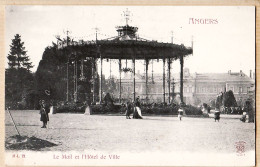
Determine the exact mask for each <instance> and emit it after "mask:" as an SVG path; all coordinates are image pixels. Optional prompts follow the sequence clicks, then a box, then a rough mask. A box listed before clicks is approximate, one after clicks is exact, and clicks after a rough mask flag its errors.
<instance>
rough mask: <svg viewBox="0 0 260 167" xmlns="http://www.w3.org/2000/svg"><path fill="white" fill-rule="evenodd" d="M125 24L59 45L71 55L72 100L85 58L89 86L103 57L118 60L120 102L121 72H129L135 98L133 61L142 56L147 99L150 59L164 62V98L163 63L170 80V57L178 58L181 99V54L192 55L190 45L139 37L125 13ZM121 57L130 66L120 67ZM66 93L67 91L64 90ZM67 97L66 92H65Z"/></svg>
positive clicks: (75, 93) (93, 85) (182, 59)
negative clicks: (106, 34) (103, 35)
mask: <svg viewBox="0 0 260 167" xmlns="http://www.w3.org/2000/svg"><path fill="white" fill-rule="evenodd" d="M125 16H126V24H125V25H124V26H118V27H117V30H116V31H117V32H118V35H117V36H116V37H113V38H108V39H102V40H95V41H79V42H73V43H72V44H70V45H68V44H67V45H66V46H63V47H61V49H66V50H67V54H68V55H70V56H69V57H70V59H71V60H72V61H74V65H75V68H74V77H73V78H74V100H75V101H77V81H78V79H80V80H84V73H83V64H84V60H85V59H91V60H92V85H91V86H92V87H93V89H92V90H93V91H95V89H94V87H95V86H96V84H97V83H96V81H95V79H94V78H96V76H97V60H99V61H100V74H99V76H102V73H103V60H104V59H113V60H117V61H118V71H119V90H118V91H119V102H121V94H122V90H121V74H122V72H131V73H132V75H133V77H132V86H133V89H132V90H133V99H136V90H135V89H136V88H135V85H136V61H137V60H143V61H144V62H145V85H146V89H145V90H146V91H145V92H146V98H147V99H148V93H149V92H148V91H149V90H148V65H149V62H151V61H152V60H160V59H161V60H162V62H163V74H162V80H163V102H164V103H165V102H166V93H165V92H166V82H165V79H166V76H165V66H166V64H167V68H168V75H167V77H168V78H167V80H168V81H170V80H171V78H170V77H171V75H170V74H171V65H172V62H173V61H176V60H179V61H180V100H181V102H183V65H184V57H185V56H188V55H191V54H192V52H193V49H192V48H191V47H185V46H184V45H183V44H181V45H177V44H174V43H163V42H157V41H151V40H146V39H143V38H140V37H139V36H138V35H137V31H138V28H137V27H133V26H130V25H129V24H128V19H129V18H128V15H127V14H126V15H125ZM122 61H126V62H127V61H130V62H131V63H132V67H131V68H122ZM78 64H80V65H81V67H80V69H81V74H80V77H79V78H78V77H77V76H78V74H77V66H78ZM102 83H103V82H102V77H100V82H99V101H100V102H102V99H103V97H102V96H103V89H102V88H103V85H102ZM170 88H171V82H168V92H169V93H168V102H169V103H170V99H171V98H170ZM95 94H97V93H96V92H93V99H92V101H93V102H95V99H97V98H96V97H95ZM67 95H68V92H67ZM67 100H68V96H67Z"/></svg>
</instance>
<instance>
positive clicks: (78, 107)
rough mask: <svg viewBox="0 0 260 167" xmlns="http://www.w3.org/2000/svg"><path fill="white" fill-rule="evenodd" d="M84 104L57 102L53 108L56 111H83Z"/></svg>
mask: <svg viewBox="0 0 260 167" xmlns="http://www.w3.org/2000/svg"><path fill="white" fill-rule="evenodd" d="M85 109H86V105H84V104H83V103H73V102H71V103H66V104H58V105H57V107H56V108H55V112H56V113H84V112H85Z"/></svg>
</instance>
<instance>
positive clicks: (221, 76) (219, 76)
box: [122, 71, 254, 83]
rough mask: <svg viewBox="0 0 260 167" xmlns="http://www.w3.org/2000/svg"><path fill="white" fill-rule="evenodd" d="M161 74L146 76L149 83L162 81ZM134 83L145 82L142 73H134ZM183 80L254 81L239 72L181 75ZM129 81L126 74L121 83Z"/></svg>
mask: <svg viewBox="0 0 260 167" xmlns="http://www.w3.org/2000/svg"><path fill="white" fill-rule="evenodd" d="M162 76H163V74H159V73H154V74H153V76H152V74H151V73H149V74H148V77H149V81H151V80H152V78H153V80H154V81H162V80H163V78H162ZM135 78H136V81H137V82H138V81H139V82H140V81H142V80H143V81H145V75H144V74H143V73H136V77H135ZM172 78H174V80H175V81H177V82H178V81H179V80H180V73H172V74H171V79H172ZM183 78H184V80H185V79H186V80H187V79H190V80H194V79H196V81H197V82H200V81H202V82H206V81H214V82H219V81H220V82H235V81H236V82H246V81H247V82H252V83H253V82H254V79H252V78H250V77H248V76H247V75H246V74H245V73H243V72H242V71H241V72H234V73H231V72H230V73H189V75H186V76H185V75H183ZM126 80H129V81H131V80H132V79H131V74H130V73H128V74H127V75H125V76H123V77H122V81H126ZM165 80H167V73H165Z"/></svg>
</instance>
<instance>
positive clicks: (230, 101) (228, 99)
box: [223, 90, 237, 107]
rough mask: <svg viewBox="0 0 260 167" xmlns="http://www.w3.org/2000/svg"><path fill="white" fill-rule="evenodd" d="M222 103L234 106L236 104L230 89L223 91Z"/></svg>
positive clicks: (226, 105)
mask: <svg viewBox="0 0 260 167" xmlns="http://www.w3.org/2000/svg"><path fill="white" fill-rule="evenodd" d="M223 105H224V106H225V107H236V106H237V102H236V98H235V96H234V94H233V92H232V90H229V91H227V92H225V93H224V96H223Z"/></svg>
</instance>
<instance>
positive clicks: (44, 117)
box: [40, 107, 50, 122]
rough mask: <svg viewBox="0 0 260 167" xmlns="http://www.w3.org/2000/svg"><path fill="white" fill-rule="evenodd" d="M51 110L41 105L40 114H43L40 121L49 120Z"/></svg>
mask: <svg viewBox="0 0 260 167" xmlns="http://www.w3.org/2000/svg"><path fill="white" fill-rule="evenodd" d="M49 112H50V110H49V109H47V108H46V107H41V109H40V114H41V118H40V121H42V122H47V121H49V115H48V114H49Z"/></svg>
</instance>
